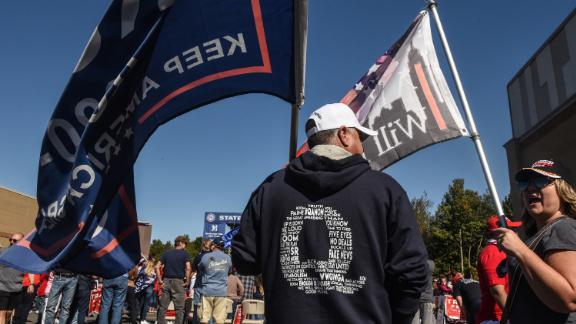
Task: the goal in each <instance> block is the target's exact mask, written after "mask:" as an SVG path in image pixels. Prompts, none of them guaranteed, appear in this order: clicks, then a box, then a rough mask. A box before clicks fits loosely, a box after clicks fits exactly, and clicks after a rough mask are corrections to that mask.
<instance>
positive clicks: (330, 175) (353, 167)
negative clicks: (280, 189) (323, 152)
mask: <svg viewBox="0 0 576 324" xmlns="http://www.w3.org/2000/svg"><path fill="white" fill-rule="evenodd" d="M368 170H370V166H369V164H368V161H366V160H365V159H364V158H363V157H362V156H361V155H358V154H355V155H352V156H349V157H347V158H344V159H340V160H332V159H330V158H327V157H324V156H319V155H316V154H314V153H312V152H306V153H304V154H302V155H301V156H300V157H298V158H297V159H295V160H293V161H292V162H291V163H290V164H289V165H288V168H287V170H286V181H287V183H289V184H290V185H291V186H292V187H294V188H296V189H297V190H298V191H300V192H303V193H313V194H315V195H319V194H320V195H322V196H328V195H331V194H333V193H335V192H337V191H339V190H340V189H342V188H343V187H345V186H346V185H348V184H349V183H351V182H352V181H354V180H355V179H356V178H358V177H359V176H360V175H362V174H363V173H364V172H366V171H368Z"/></svg>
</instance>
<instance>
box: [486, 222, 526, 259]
mask: <svg viewBox="0 0 576 324" xmlns="http://www.w3.org/2000/svg"><path fill="white" fill-rule="evenodd" d="M494 231H495V232H497V233H499V235H498V237H497V238H496V241H497V242H498V246H499V247H500V249H502V251H504V252H505V253H506V254H508V255H511V256H514V257H519V256H520V255H521V254H522V253H523V252H525V251H526V250H530V249H529V248H528V246H526V244H524V242H522V240H521V239H520V237H519V236H518V234H516V233H515V232H514V231H512V230H510V229H507V228H503V227H500V228H497V229H495V230H494Z"/></svg>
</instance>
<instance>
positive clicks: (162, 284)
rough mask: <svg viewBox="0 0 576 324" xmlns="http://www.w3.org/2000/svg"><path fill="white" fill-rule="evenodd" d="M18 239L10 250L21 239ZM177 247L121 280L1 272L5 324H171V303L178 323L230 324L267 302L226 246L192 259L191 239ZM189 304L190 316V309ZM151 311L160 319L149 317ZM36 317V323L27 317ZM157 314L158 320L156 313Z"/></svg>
mask: <svg viewBox="0 0 576 324" xmlns="http://www.w3.org/2000/svg"><path fill="white" fill-rule="evenodd" d="M22 237H23V235H22V234H21V233H15V234H13V235H12V236H11V238H10V244H11V245H12V244H15V243H17V242H18V241H19V240H21V239H22ZM174 243H175V244H174V245H175V248H174V249H172V250H169V251H167V252H165V253H164V254H163V255H162V256H161V257H160V259H159V260H158V261H155V260H154V258H153V257H150V258H142V259H141V260H140V262H139V263H138V265H137V266H135V267H134V268H133V269H132V270H130V271H129V272H127V273H125V274H123V275H121V276H118V277H116V278H99V277H96V276H91V275H83V274H76V273H73V272H70V271H67V270H65V269H55V270H54V271H51V272H50V273H45V274H32V273H22V272H20V271H18V270H15V269H13V268H10V267H6V266H0V323H10V321H11V323H13V324H24V323H26V322H27V321H29V320H31V319H32V318H34V319H37V320H36V323H37V324H52V323H66V324H82V323H86V322H87V321H91V322H97V323H98V324H108V323H112V324H117V323H121V322H122V318H123V315H124V322H129V323H131V324H148V323H149V322H148V321H149V320H151V321H157V322H158V323H166V322H167V320H166V318H167V311H168V309H169V306H170V303H172V305H173V311H174V316H173V317H175V318H173V319H171V322H174V323H184V322H187V323H195V324H197V323H209V322H210V323H217V324H220V323H224V320H225V319H227V318H230V317H231V316H232V314H230V313H228V310H227V309H226V307H225V302H226V300H232V301H233V309H236V306H237V305H238V304H240V303H241V302H242V301H243V300H245V299H262V298H263V289H262V285H261V278H259V277H258V276H242V275H238V274H237V273H236V272H235V269H234V268H233V267H232V263H231V260H230V256H228V255H227V254H225V253H223V252H222V250H223V244H224V242H223V241H222V240H221V239H216V240H214V241H212V240H205V241H203V244H202V251H201V253H200V254H199V255H198V256H196V258H194V260H192V259H191V257H190V256H189V255H188V253H187V252H186V251H185V248H186V244H187V241H186V237H184V236H178V237H177V238H176V239H175V242H174ZM186 299H189V300H190V305H191V306H190V307H189V309H186V308H185V301H186ZM150 308H153V310H156V312H150ZM31 311H33V312H34V313H35V314H37V316H35V317H29V314H30V312H31ZM154 313H156V314H154Z"/></svg>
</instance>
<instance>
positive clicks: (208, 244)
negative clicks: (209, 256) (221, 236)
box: [202, 240, 214, 252]
mask: <svg viewBox="0 0 576 324" xmlns="http://www.w3.org/2000/svg"><path fill="white" fill-rule="evenodd" d="M213 245H214V243H213V242H212V240H204V241H202V251H204V252H210V251H212V246H213Z"/></svg>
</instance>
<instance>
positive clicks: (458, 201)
mask: <svg viewBox="0 0 576 324" xmlns="http://www.w3.org/2000/svg"><path fill="white" fill-rule="evenodd" d="M494 213H496V211H495V208H494V206H493V203H492V199H491V197H490V195H488V194H484V195H479V194H478V193H477V192H476V191H473V190H469V189H465V188H464V180H463V179H454V180H453V181H452V184H451V185H450V186H449V187H448V191H447V192H446V193H445V194H444V197H443V198H442V202H441V203H440V204H439V205H438V208H437V210H436V213H435V216H434V218H433V219H432V221H431V224H430V240H429V241H428V251H429V253H430V256H431V258H432V259H434V261H435V263H436V269H437V270H438V272H444V273H447V272H451V271H464V268H472V267H473V266H475V265H476V261H477V259H478V254H479V253H480V249H481V247H482V245H483V237H484V230H485V224H486V223H485V220H486V217H487V216H489V215H491V214H494Z"/></svg>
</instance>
